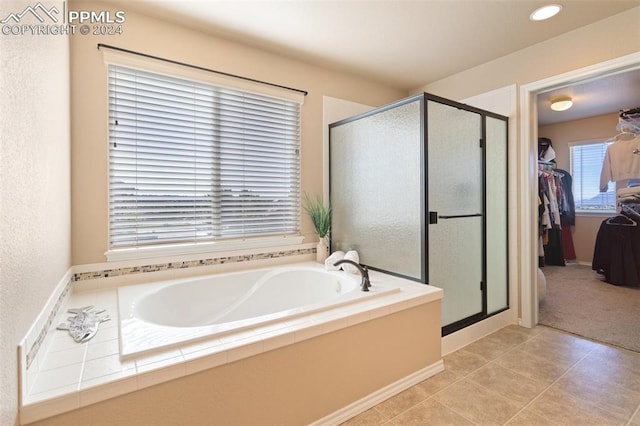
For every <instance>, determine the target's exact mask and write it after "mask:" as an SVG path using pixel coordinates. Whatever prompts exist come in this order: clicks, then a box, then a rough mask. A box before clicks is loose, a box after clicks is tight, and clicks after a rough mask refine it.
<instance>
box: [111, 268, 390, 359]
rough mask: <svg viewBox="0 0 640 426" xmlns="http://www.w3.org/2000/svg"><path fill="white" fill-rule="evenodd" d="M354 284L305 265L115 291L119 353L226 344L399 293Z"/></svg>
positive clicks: (357, 278)
mask: <svg viewBox="0 0 640 426" xmlns="http://www.w3.org/2000/svg"><path fill="white" fill-rule="evenodd" d="M360 280H361V277H360V275H359V274H358V275H353V274H349V273H346V272H336V271H332V272H328V271H325V270H324V268H322V266H321V265H319V264H314V263H305V264H299V265H295V266H286V267H277V268H269V269H257V270H250V271H244V272H234V273H225V274H216V275H209V276H205V277H197V278H190V279H181V280H172V281H164V282H158V283H152V284H142V285H136V286H126V287H120V288H119V289H118V304H119V310H120V354H121V356H122V357H127V356H130V355H134V354H139V353H141V352H148V351H152V350H156V349H161V348H166V347H168V346H173V345H176V344H181V343H185V342H189V341H194V340H201V339H215V338H224V336H226V335H229V334H232V333H238V332H241V331H243V330H252V329H255V328H257V327H263V326H267V325H274V324H286V323H287V321H291V320H294V319H296V318H299V317H301V316H308V315H314V314H315V315H317V314H319V313H322V312H324V311H328V310H331V309H335V308H336V307H341V306H345V305H351V304H359V303H362V302H365V301H369V300H372V299H376V298H378V297H381V296H385V295H390V294H393V293H397V292H400V288H399V287H397V286H395V287H394V286H388V285H376V283H375V280H372V281H373V286H372V287H371V289H370V291H369V292H362V291H361V290H360Z"/></svg>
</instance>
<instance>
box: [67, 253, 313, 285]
mask: <svg viewBox="0 0 640 426" xmlns="http://www.w3.org/2000/svg"><path fill="white" fill-rule="evenodd" d="M315 252H316V249H315V248H305V249H297V250H285V251H276V252H270V253H259V254H247V255H243V256H226V257H214V258H209V259H200V260H189V261H184V262H169V263H158V264H152V265H143V266H133V267H127V268H117V269H105V270H102V271H91V272H82V273H77V274H74V275H73V281H85V280H92V279H96V278H107V277H119V276H123V275H131V274H142V273H145V272H158V271H166V270H170V269H184V268H195V267H198V266H211V265H222V264H225V263H238V262H248V261H251V260H262V259H275V258H279V257H287V256H299V255H306V254H315Z"/></svg>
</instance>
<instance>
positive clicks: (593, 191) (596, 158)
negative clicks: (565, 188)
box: [569, 141, 616, 213]
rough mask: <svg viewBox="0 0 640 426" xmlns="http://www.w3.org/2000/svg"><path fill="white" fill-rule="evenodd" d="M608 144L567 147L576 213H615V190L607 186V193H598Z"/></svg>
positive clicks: (580, 144) (581, 143) (577, 144)
mask: <svg viewBox="0 0 640 426" xmlns="http://www.w3.org/2000/svg"><path fill="white" fill-rule="evenodd" d="M607 146H608V143H606V142H602V141H597V142H593V141H590V142H577V143H573V144H570V145H569V154H570V157H571V176H572V177H573V197H574V201H575V205H576V212H581V213H611V212H615V211H616V189H615V185H614V184H610V185H609V190H608V191H607V192H600V172H601V170H602V162H603V161H604V156H605V154H606V152H607Z"/></svg>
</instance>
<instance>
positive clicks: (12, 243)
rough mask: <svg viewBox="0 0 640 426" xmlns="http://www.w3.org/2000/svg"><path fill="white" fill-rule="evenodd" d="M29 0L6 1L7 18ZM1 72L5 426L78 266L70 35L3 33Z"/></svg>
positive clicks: (0, 5)
mask: <svg viewBox="0 0 640 426" xmlns="http://www.w3.org/2000/svg"><path fill="white" fill-rule="evenodd" d="M61 4H62V3H61V2H60V3H58V4H56V6H58V7H61ZM29 5H31V6H33V2H31V1H9V2H5V1H3V2H0V16H2V17H4V16H7V15H8V14H9V13H11V12H21V11H22V10H24V8H25V7H27V6H29ZM0 70H1V72H0V88H2V89H1V93H2V96H0V143H1V144H2V146H1V147H0V217H1V218H2V219H1V220H0V241H1V243H0V365H1V369H0V392H1V393H2V395H1V396H0V408H1V410H0V424H2V425H7V426H8V425H12V424H14V422H15V421H16V418H17V410H18V379H17V377H18V367H17V355H16V348H17V346H18V343H19V342H20V340H21V339H22V338H23V337H24V335H25V334H26V333H27V331H28V328H29V327H30V326H31V323H32V322H33V321H34V319H35V318H36V316H37V315H38V313H39V312H40V310H41V309H42V307H43V306H44V304H45V302H46V301H47V299H48V298H49V296H50V295H51V293H52V291H53V289H54V287H55V286H56V285H57V284H58V282H59V281H60V280H61V279H62V277H63V275H64V274H65V273H66V271H67V270H68V269H69V267H70V265H71V260H70V259H71V257H70V253H71V252H70V250H71V249H70V225H69V220H70V191H69V167H70V164H69V139H70V138H69V45H68V38H67V37H65V36H38V35H36V36H30V35H19V36H6V35H3V36H2V37H0Z"/></svg>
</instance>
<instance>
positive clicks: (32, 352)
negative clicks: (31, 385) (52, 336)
mask: <svg viewBox="0 0 640 426" xmlns="http://www.w3.org/2000/svg"><path fill="white" fill-rule="evenodd" d="M72 283H73V277H71V278H69V280H68V281H67V283H66V284H65V285H64V290H62V293H60V296H58V300H56V303H55V305H53V308H52V309H51V312H49V315H48V316H47V320H46V321H45V323H44V325H43V326H42V329H41V330H40V333H38V337H37V338H36V340H35V342H33V345H31V348H29V352H27V357H26V359H27V370H28V369H29V367H30V366H31V363H32V362H33V360H34V359H35V358H36V355H38V351H39V350H40V347H41V346H42V343H43V342H44V339H45V338H46V337H47V333H48V332H49V329H50V328H51V324H52V323H53V320H54V319H55V317H56V316H57V315H58V311H59V310H60V307H61V306H62V302H63V301H64V299H65V297H67V294H68V293H69V290H71V284H72Z"/></svg>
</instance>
